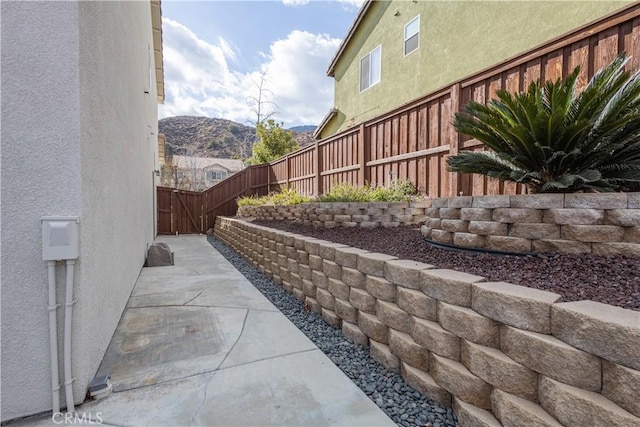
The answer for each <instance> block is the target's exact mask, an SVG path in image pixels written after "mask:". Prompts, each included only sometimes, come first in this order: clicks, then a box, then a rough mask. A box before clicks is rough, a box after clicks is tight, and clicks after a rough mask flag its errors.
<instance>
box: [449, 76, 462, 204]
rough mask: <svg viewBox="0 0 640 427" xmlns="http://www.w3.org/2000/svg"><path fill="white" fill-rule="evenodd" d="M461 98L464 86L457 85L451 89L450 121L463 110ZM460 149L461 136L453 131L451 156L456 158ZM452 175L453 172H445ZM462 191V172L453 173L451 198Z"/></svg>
mask: <svg viewBox="0 0 640 427" xmlns="http://www.w3.org/2000/svg"><path fill="white" fill-rule="evenodd" d="M461 96H462V85H461V84H460V83H456V84H454V85H453V86H452V87H451V114H452V117H450V118H449V120H453V116H454V115H455V114H457V113H459V112H460V111H461V109H462V105H461V99H460V98H461ZM459 149H460V134H459V133H458V132H456V131H455V129H454V130H453V136H452V139H451V141H450V142H449V156H455V155H457V154H458V152H459ZM445 173H451V172H445ZM459 191H460V172H454V173H451V176H450V182H449V194H448V196H449V197H455V196H457V195H458V192H459Z"/></svg>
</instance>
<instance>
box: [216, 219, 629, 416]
mask: <svg viewBox="0 0 640 427" xmlns="http://www.w3.org/2000/svg"><path fill="white" fill-rule="evenodd" d="M215 235H216V236H217V237H218V238H220V239H222V240H223V241H225V242H226V243H228V244H230V245H231V246H232V247H234V248H235V249H236V250H237V251H238V252H240V253H241V254H243V255H244V256H245V257H246V258H247V259H249V260H250V261H251V262H252V263H253V265H254V266H256V267H257V268H258V269H260V270H261V271H262V272H264V273H266V274H267V275H268V276H270V277H272V278H273V279H274V281H275V282H276V283H279V284H281V285H282V286H283V288H284V289H286V290H287V291H288V292H291V293H293V294H294V295H295V296H296V298H298V299H299V300H301V301H304V302H305V306H306V307H307V308H308V309H311V310H313V311H315V312H318V313H321V315H322V317H323V318H324V320H325V321H326V322H328V323H329V324H331V325H334V326H336V327H341V328H342V331H343V333H344V334H345V335H346V336H347V337H349V338H351V339H353V340H354V341H356V342H358V343H361V344H363V345H368V346H369V349H370V352H371V355H372V356H373V357H374V358H375V359H376V360H377V361H379V362H380V363H382V364H383V365H384V366H385V367H387V368H388V369H390V370H392V371H396V372H400V373H401V374H402V376H403V377H404V378H405V380H406V381H407V382H408V383H409V384H410V385H411V386H412V387H413V388H415V389H416V390H419V391H420V392H422V393H424V394H425V395H427V396H428V397H429V398H430V399H434V400H436V401H438V402H440V403H442V404H445V405H452V406H453V408H454V411H455V413H456V415H457V416H458V419H459V421H460V424H461V425H462V426H500V425H505V426H522V425H547V426H560V425H566V426H584V425H590V426H612V425H615V426H637V425H640V401H639V400H638V399H637V396H638V395H639V394H640V353H639V352H638V349H640V312H637V311H633V310H626V309H623V308H619V307H614V306H610V305H606V304H601V303H596V302H592V301H580V302H570V303H559V302H558V300H559V299H560V296H559V295H557V294H553V293H550V292H545V291H540V290H536V289H532V288H526V287H523V286H517V285H513V284H509V283H489V282H485V279H484V278H482V277H478V276H473V275H470V274H466V273H461V272H457V271H454V270H444V269H438V268H437V267H436V266H433V265H427V264H422V263H418V262H415V261H408V260H400V259H397V258H395V257H392V256H389V255H385V254H380V253H370V252H367V251H364V250H361V249H357V248H353V247H349V246H346V245H342V244H337V243H332V242H328V241H323V240H318V239H314V238H312V237H306V236H301V235H295V234H291V233H287V232H282V231H279V230H274V229H270V228H267V227H262V226H257V225H254V224H251V223H248V222H245V221H242V220H239V219H232V218H221V217H219V218H218V219H217V221H216V227H215Z"/></svg>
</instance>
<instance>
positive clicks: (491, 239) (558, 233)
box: [238, 193, 640, 257]
mask: <svg viewBox="0 0 640 427" xmlns="http://www.w3.org/2000/svg"><path fill="white" fill-rule="evenodd" d="M238 216H240V217H254V218H257V219H260V220H296V221H302V222H303V223H305V224H313V225H314V226H316V227H325V228H333V227H363V228H376V227H397V226H399V225H408V224H420V223H424V225H423V226H422V228H421V231H422V234H423V235H424V236H425V237H426V238H428V239H430V240H433V241H434V242H437V243H444V244H450V245H456V246H461V247H467V248H488V249H494V250H500V251H509V252H541V253H549V252H560V253H594V254H597V255H630V256H639V257H640V193H593V194H584V193H576V194H527V195H524V194H521V195H515V196H461V197H451V198H440V199H434V200H424V201H414V202H395V203H378V202H376V203H304V204H300V205H293V206H240V207H239V208H238Z"/></svg>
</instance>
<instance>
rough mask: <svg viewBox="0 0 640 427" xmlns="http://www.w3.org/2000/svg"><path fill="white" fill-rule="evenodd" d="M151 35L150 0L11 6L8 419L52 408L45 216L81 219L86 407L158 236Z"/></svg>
mask: <svg viewBox="0 0 640 427" xmlns="http://www.w3.org/2000/svg"><path fill="white" fill-rule="evenodd" d="M152 43H153V42H152V31H151V16H150V6H149V3H148V2H2V136H1V137H2V184H3V186H2V421H5V420H8V419H13V418H16V417H20V416H25V415H30V414H34V413H39V412H44V411H48V410H51V386H50V367H49V340H48V317H47V274H46V264H45V263H44V262H43V261H42V260H41V259H42V256H41V231H40V217H41V216H43V215H76V216H79V217H80V258H79V261H78V264H77V268H76V277H75V298H76V299H77V300H78V303H77V304H76V305H75V306H74V326H73V352H72V363H73V376H74V377H75V378H76V381H75V383H74V397H75V401H76V403H79V402H81V401H83V400H84V396H85V393H86V385H87V383H88V382H89V381H90V380H91V378H93V376H94V374H95V372H96V370H97V368H98V366H99V364H100V361H101V360H102V356H103V354H104V351H105V349H106V348H107V345H108V343H109V341H110V339H111V336H112V335H113V332H114V330H115V328H116V326H117V324H118V321H119V319H120V316H121V314H122V310H123V309H124V306H125V304H126V302H127V299H128V297H129V295H130V293H131V290H132V288H133V285H134V284H135V280H136V278H137V276H138V274H139V272H140V269H141V267H142V264H143V262H144V259H145V255H146V250H147V247H148V245H149V244H151V243H152V242H153V238H154V184H155V183H154V177H153V169H154V168H155V167H157V166H156V165H155V163H156V162H157V160H156V159H157V155H156V153H157V139H156V138H157V136H156V135H157V103H156V102H157V101H156V93H155V91H156V89H155V88H156V85H155V80H154V79H155V76H154V73H151V79H152V80H151V85H149V84H148V79H149V71H148V49H151V53H153V44H152ZM151 58H153V55H151ZM152 61H153V59H152ZM151 65H152V67H153V64H151ZM145 90H150V93H145ZM58 269H59V272H58V301H59V302H60V301H62V300H63V298H64V290H63V284H64V275H63V273H62V271H63V267H58ZM62 319H63V310H59V316H58V320H59V326H60V328H61V327H62V326H61V325H62ZM59 330H60V331H61V329H59ZM60 336H61V334H60ZM62 348H63V346H62V341H60V342H59V350H60V365H61V369H60V374H61V376H62V374H63V370H62ZM61 395H63V393H61ZM61 401H62V404H63V405H64V397H63V396H62V397H61Z"/></svg>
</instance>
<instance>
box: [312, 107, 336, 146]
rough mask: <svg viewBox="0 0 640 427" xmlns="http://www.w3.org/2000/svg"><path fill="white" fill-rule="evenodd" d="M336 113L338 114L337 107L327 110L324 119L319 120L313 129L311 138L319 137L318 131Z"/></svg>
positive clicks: (320, 130)
mask: <svg viewBox="0 0 640 427" xmlns="http://www.w3.org/2000/svg"><path fill="white" fill-rule="evenodd" d="M336 114H338V109H337V108H332V109H331V110H329V112H328V113H327V115H326V116H324V119H322V121H321V122H320V124H319V125H318V127H317V128H316V130H314V131H313V138H314V139H319V137H320V133H321V132H322V129H324V127H325V126H326V125H327V124H328V123H329V122H330V121H331V119H333V117H334V116H335V115H336Z"/></svg>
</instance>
